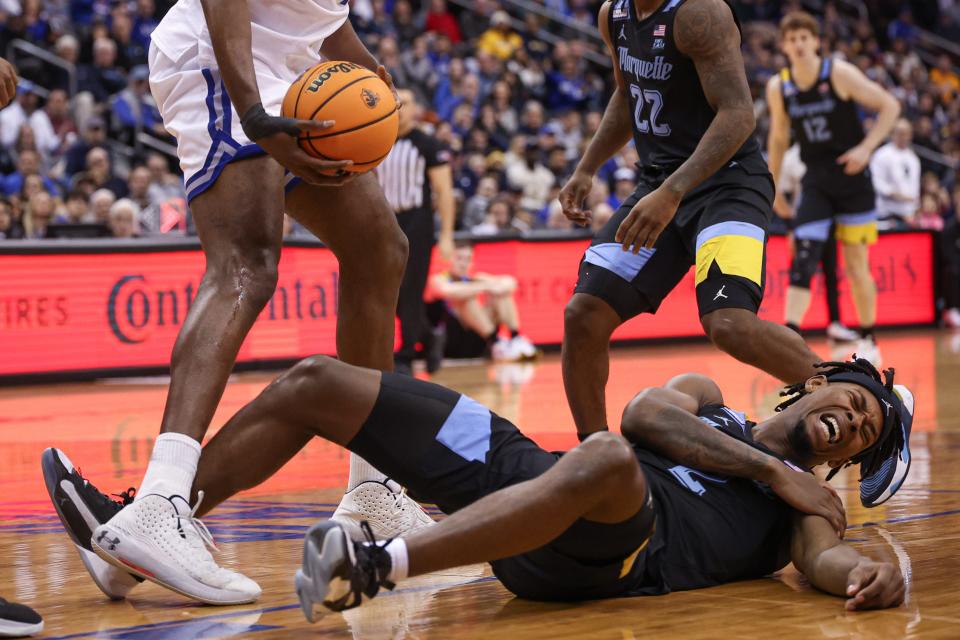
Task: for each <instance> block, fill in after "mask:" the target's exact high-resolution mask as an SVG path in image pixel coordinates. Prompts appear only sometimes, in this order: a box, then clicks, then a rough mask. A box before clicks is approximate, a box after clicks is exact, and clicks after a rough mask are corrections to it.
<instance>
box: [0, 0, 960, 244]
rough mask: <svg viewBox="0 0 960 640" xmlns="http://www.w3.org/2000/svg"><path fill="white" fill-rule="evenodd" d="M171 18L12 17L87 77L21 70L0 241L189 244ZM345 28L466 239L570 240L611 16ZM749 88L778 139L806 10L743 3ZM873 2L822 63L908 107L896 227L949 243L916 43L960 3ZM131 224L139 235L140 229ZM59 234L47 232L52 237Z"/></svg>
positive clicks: (957, 23)
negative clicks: (400, 109)
mask: <svg viewBox="0 0 960 640" xmlns="http://www.w3.org/2000/svg"><path fill="white" fill-rule="evenodd" d="M171 4H172V2H169V0H168V1H167V2H160V1H158V0H136V1H135V2H116V1H110V0H79V1H77V0H74V1H70V2H67V1H66V0H52V1H45V2H40V1H39V0H25V1H24V2H22V3H20V2H12V0H5V1H4V0H0V23H2V29H0V45H2V46H3V47H4V50H6V49H7V47H8V46H9V44H10V43H11V42H12V41H14V40H25V41H27V42H29V43H32V44H33V45H36V46H38V47H42V48H44V49H46V50H48V51H49V52H51V53H54V54H56V55H58V56H60V57H61V58H63V59H64V60H66V61H67V62H70V63H71V64H75V65H76V74H75V77H73V78H71V77H70V74H68V73H67V72H65V71H64V70H63V69H61V68H60V67H57V66H54V65H50V64H48V63H44V62H42V61H40V60H39V59H37V58H34V57H29V56H26V57H22V58H18V60H17V64H18V70H19V72H20V75H21V77H22V78H24V80H22V81H21V85H20V89H19V92H18V96H17V98H16V100H15V102H14V103H13V104H12V105H10V106H9V107H7V108H6V109H4V110H3V111H2V112H0V172H2V174H3V175H4V176H5V177H4V178H3V180H2V184H0V187H2V191H3V194H2V195H3V200H0V236H2V237H9V238H17V237H28V238H39V237H45V236H48V235H53V236H56V235H60V234H63V233H64V230H63V227H64V225H69V224H71V223H82V224H83V225H85V226H84V228H85V229H86V231H85V233H86V232H89V233H91V234H96V233H102V234H104V235H121V234H122V235H123V236H124V237H129V236H137V235H151V234H155V233H189V232H190V231H191V225H190V224H189V212H188V208H187V206H186V203H185V200H184V197H183V189H182V186H181V178H180V177H179V176H178V175H176V174H175V172H176V171H177V166H176V161H175V159H173V158H171V157H169V156H165V155H163V154H161V153H157V152H150V151H149V149H150V147H149V146H144V145H143V144H141V143H140V142H139V141H138V140H139V139H142V137H143V136H144V135H146V136H150V137H152V138H153V139H155V140H159V141H167V142H171V140H169V139H168V137H167V135H166V133H165V132H164V130H163V125H162V122H161V120H160V118H159V114H158V113H157V109H156V105H155V104H154V102H153V100H152V98H151V96H150V92H149V86H148V82H147V75H148V73H147V68H146V66H145V63H146V51H147V48H148V46H149V38H150V33H151V31H152V30H153V28H155V27H156V25H157V23H158V21H159V19H160V17H162V15H163V13H164V12H165V11H166V10H167V9H168V8H169V6H170V5H171ZM350 4H351V20H352V22H353V25H354V28H355V29H356V30H357V32H358V33H359V34H360V35H361V37H362V38H363V40H364V41H365V42H366V43H367V45H368V47H369V48H370V49H371V50H372V51H373V52H374V53H375V54H376V55H377V57H378V58H379V59H380V60H381V62H382V63H383V64H385V65H386V66H387V67H388V68H389V69H390V71H391V73H392V74H393V77H394V79H395V81H396V83H397V84H398V85H400V86H404V87H407V88H410V89H412V90H413V91H415V92H416V93H417V94H418V96H419V99H420V101H421V102H422V103H423V104H425V105H428V110H429V114H430V115H429V123H428V127H429V128H430V129H431V130H432V132H433V133H434V135H435V136H436V137H437V138H438V139H440V140H441V141H442V142H443V144H445V145H446V146H447V147H448V148H449V149H450V150H451V151H452V152H453V153H452V157H453V165H454V167H453V168H454V176H455V187H456V192H457V196H458V201H459V204H458V228H459V229H463V230H470V231H474V232H476V233H478V234H497V233H511V232H523V231H527V230H532V229H554V230H562V229H570V228H571V225H570V223H569V222H568V221H567V220H566V219H565V218H564V217H563V216H562V214H561V213H560V211H559V205H558V203H557V202H556V196H557V193H558V191H559V189H560V187H561V186H562V184H563V182H564V180H565V178H566V177H567V176H568V175H569V174H570V173H571V172H572V170H573V167H574V166H575V163H576V161H577V159H578V158H579V157H580V156H581V155H582V151H583V149H584V147H585V145H586V144H587V143H588V141H589V140H590V138H591V136H592V135H593V133H594V132H595V131H596V129H597V127H598V126H599V123H600V119H601V117H602V112H603V109H604V107H605V105H606V101H607V98H608V96H609V93H610V90H611V83H612V74H611V72H610V68H609V65H605V64H603V62H604V59H605V57H606V55H607V53H606V52H605V51H604V49H603V46H602V43H601V42H600V41H599V40H598V39H597V37H596V35H595V33H596V32H595V22H596V15H597V10H598V8H599V5H600V3H599V2H597V1H595V0H540V4H541V5H542V6H543V10H544V11H545V12H548V13H550V14H551V15H553V16H562V17H563V20H565V21H566V22H565V23H563V24H565V25H566V26H562V27H558V25H559V24H561V23H559V22H556V21H552V22H550V23H549V29H547V31H548V33H545V32H544V30H545V26H546V25H547V20H546V18H545V17H544V16H542V15H540V14H539V13H538V12H533V11H527V12H525V13H523V14H520V15H523V16H524V17H523V18H522V19H521V18H518V17H517V15H518V14H517V12H515V13H514V14H510V13H508V12H507V11H505V10H504V7H503V6H501V5H500V4H499V3H498V2H497V0H476V1H475V2H470V3H463V4H464V5H469V6H470V10H469V11H468V10H465V9H463V8H462V6H461V5H460V4H453V3H451V2H448V0H351V3H350ZM733 4H734V5H735V7H736V11H737V14H738V16H739V18H740V20H741V21H742V23H743V42H744V44H743V48H744V58H745V61H746V64H747V71H748V77H749V80H750V82H751V86H752V87H753V90H754V92H755V96H756V100H757V113H758V115H759V117H758V121H759V123H760V124H759V127H758V135H759V136H761V139H763V137H764V136H765V135H766V124H765V105H764V103H763V87H764V84H765V82H766V80H767V79H768V78H769V77H770V75H771V74H773V73H776V72H777V71H778V69H780V68H781V67H782V66H783V64H784V62H785V59H784V57H783V56H782V55H781V54H780V53H779V50H778V43H777V30H776V22H777V20H778V19H779V17H780V16H781V15H782V14H783V13H784V12H786V11H788V10H791V9H793V8H797V7H798V6H799V2H798V0H794V1H792V2H791V1H790V0H788V1H786V2H779V1H776V0H737V1H735V2H734V3H733ZM941 4H943V5H944V6H943V7H940V6H939V5H938V3H937V2H936V1H934V0H930V1H929V2H917V1H914V2H902V1H894V0H867V2H866V5H867V6H868V8H869V9H870V11H869V18H864V19H860V18H857V17H855V16H851V15H849V14H842V15H841V13H840V10H839V9H838V7H837V6H836V5H835V4H832V3H829V2H828V3H826V4H825V5H824V11H823V15H822V21H823V46H824V53H826V54H832V55H839V56H843V57H845V58H846V59H848V60H851V61H853V62H854V63H855V64H857V65H858V66H859V67H860V68H861V69H863V70H864V72H865V73H866V74H867V75H868V76H870V77H871V78H873V79H875V80H877V81H878V82H880V83H882V84H884V85H885V86H887V87H888V88H890V90H891V91H893V92H894V94H895V95H896V96H897V97H898V98H899V99H900V101H901V102H902V104H903V108H904V115H905V117H906V118H907V120H908V121H909V122H911V123H913V131H912V138H913V144H914V145H915V146H916V147H922V149H921V151H924V150H926V151H929V152H932V153H923V154H922V155H921V156H920V158H919V161H920V163H921V169H922V175H923V177H922V188H921V191H920V194H919V197H918V198H917V207H916V210H915V211H914V212H913V213H912V214H911V215H904V216H901V218H900V220H899V221H898V222H897V224H899V225H903V226H908V225H914V226H922V227H927V228H941V227H943V226H944V224H946V223H947V222H948V221H950V220H951V219H956V217H957V216H958V215H960V212H958V207H957V198H956V196H960V191H957V192H956V193H954V191H955V187H956V185H957V181H956V177H955V172H954V171H953V170H952V169H951V168H949V167H950V164H951V163H953V165H954V166H956V163H957V162H958V161H960V77H958V75H957V73H956V66H955V65H956V64H958V62H960V61H958V60H956V59H952V58H951V57H950V56H948V55H946V54H943V55H941V56H940V57H939V58H938V59H937V60H936V64H933V65H927V64H926V63H925V62H924V61H923V60H922V59H921V58H920V57H919V56H918V54H917V52H916V47H915V46H914V45H915V44H916V42H917V38H918V37H919V35H918V34H919V31H918V28H919V27H922V28H925V29H927V30H929V31H932V32H934V33H937V34H939V35H941V36H943V37H944V38H945V39H947V40H952V41H954V42H956V41H958V36H960V7H956V6H952V5H953V3H949V2H945V3H941ZM636 160H637V158H636V153H635V152H634V150H633V149H632V148H631V147H630V146H629V145H628V146H627V147H626V148H625V149H623V151H622V152H620V153H619V154H617V156H616V157H614V158H613V159H611V160H610V161H609V162H608V163H607V164H606V165H604V167H603V168H602V169H601V170H600V172H599V173H598V175H597V180H596V183H595V188H594V190H593V193H592V194H591V197H590V202H588V206H589V207H590V208H591V210H592V211H593V214H594V221H593V224H594V226H599V225H602V224H603V222H605V221H606V219H608V218H609V216H610V215H611V214H612V213H613V211H614V210H615V209H616V208H617V207H618V206H619V204H620V202H622V201H623V200H624V199H625V198H626V197H627V196H628V195H629V194H630V192H631V191H632V188H633V185H634V184H635V182H636V168H635V166H634V165H635V162H636ZM131 212H132V218H133V223H132V224H129V223H128V222H124V221H128V220H129V218H130V217H131ZM51 226H52V227H53V232H51V230H50V229H51Z"/></svg>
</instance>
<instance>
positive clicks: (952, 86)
mask: <svg viewBox="0 0 960 640" xmlns="http://www.w3.org/2000/svg"><path fill="white" fill-rule="evenodd" d="M930 82H932V83H933V84H934V86H935V87H937V88H938V89H939V90H940V94H941V96H942V99H943V102H945V103H946V102H948V101H950V100H952V99H953V97H954V96H955V95H956V94H957V92H960V77H958V76H957V74H956V73H955V72H954V71H953V62H952V61H951V60H950V56H949V55H947V54H946V53H942V54H940V56H939V57H938V58H937V66H936V67H934V68H933V69H931V70H930Z"/></svg>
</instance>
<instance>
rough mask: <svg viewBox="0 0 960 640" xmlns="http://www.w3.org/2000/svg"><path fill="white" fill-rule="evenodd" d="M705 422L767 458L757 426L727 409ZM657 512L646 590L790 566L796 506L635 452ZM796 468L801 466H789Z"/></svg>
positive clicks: (708, 413)
mask: <svg viewBox="0 0 960 640" xmlns="http://www.w3.org/2000/svg"><path fill="white" fill-rule="evenodd" d="M699 418H700V420H702V421H703V422H704V423H705V424H707V425H708V426H710V427H712V428H714V429H717V430H718V431H721V432H723V433H724V434H726V435H728V436H730V437H731V438H736V439H737V440H740V441H742V442H745V443H747V444H749V445H751V446H753V447H756V448H757V449H760V450H762V451H764V452H765V453H771V452H770V451H769V450H768V449H766V448H765V447H763V446H762V445H760V444H758V443H755V442H754V441H753V435H752V430H753V427H754V426H755V425H754V423H752V422H750V421H749V420H747V419H746V417H745V416H744V414H742V413H740V412H738V411H733V410H732V409H730V408H729V407H725V406H722V405H708V406H706V407H703V408H702V409H701V410H700V413H699ZM634 449H635V453H636V456H637V460H639V462H640V464H641V466H642V468H643V472H644V475H645V476H646V478H647V484H648V485H649V487H650V491H651V493H652V494H653V498H654V502H655V503H656V509H657V530H656V532H655V533H654V539H653V540H652V541H651V548H653V549H657V551H656V552H654V553H653V554H652V557H651V558H650V559H649V560H648V564H647V569H646V572H647V576H646V578H645V579H644V581H643V583H642V584H640V585H638V586H637V592H639V593H665V592H667V591H677V590H682V589H695V588H699V587H707V586H711V585H716V584H722V583H725V582H731V581H734V580H747V579H751V578H760V577H763V576H766V575H769V574H771V573H773V572H774V571H777V570H779V569H782V568H783V567H784V566H786V565H787V563H788V562H790V536H791V513H792V509H791V508H790V507H789V506H788V505H787V504H786V503H785V502H783V501H782V500H780V498H778V497H777V496H776V494H774V493H773V491H772V490H771V489H770V488H769V487H768V486H766V485H764V484H762V483H759V482H754V481H752V480H745V479H743V478H734V477H729V476H723V475H720V474H715V473H704V472H702V471H699V470H697V469H693V468H690V467H685V466H683V465H679V464H676V463H675V462H673V461H672V460H669V459H667V458H664V457H662V456H659V455H657V454H655V453H652V452H650V451H647V450H645V449H641V448H638V447H635V448H634ZM784 463H785V464H788V465H790V466H791V467H793V468H794V469H798V470H800V467H799V466H797V465H794V464H792V463H789V462H788V461H784Z"/></svg>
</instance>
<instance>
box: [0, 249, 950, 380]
mask: <svg viewBox="0 0 960 640" xmlns="http://www.w3.org/2000/svg"><path fill="white" fill-rule="evenodd" d="M587 244H588V242H587V241H586V240H567V241H548V242H544V241H523V240H509V241H503V242H487V243H482V244H478V245H477V248H476V252H475V266H476V268H477V270H482V271H487V272H490V273H509V274H512V275H514V276H515V277H516V278H517V280H518V282H519V291H518V304H519V312H520V318H521V323H522V327H523V331H524V332H525V333H526V334H527V335H529V336H530V337H531V339H533V340H534V341H535V342H537V343H540V344H555V343H559V342H560V341H561V339H562V334H563V307H564V305H565V304H566V302H567V300H568V299H569V297H570V294H571V292H572V290H573V286H574V283H575V281H576V275H577V267H578V263H579V260H580V257H581V255H582V253H583V251H584V249H585V248H586V246H587ZM8 250H9V249H8ZM26 251H27V250H25V252H24V253H17V254H12V253H6V254H3V255H0V273H2V274H3V280H2V284H0V376H8V377H9V376H16V375H21V374H34V373H53V372H70V371H85V370H106V369H125V368H143V367H163V366H166V365H167V364H168V362H169V358H170V351H171V349H172V346H173V342H174V339H175V337H176V335H177V331H179V329H180V326H181V325H182V323H183V321H184V317H185V314H186V312H187V309H188V308H189V306H190V305H191V303H192V301H193V299H194V298H195V296H196V294H197V287H198V286H199V281H200V276H201V274H202V270H203V264H204V261H203V255H202V253H201V252H200V250H199V249H190V250H175V251H170V250H167V249H164V248H162V247H158V248H157V250H156V251H147V252H143V251H142V250H139V251H131V252H128V253H122V252H117V253H102V252H97V251H96V250H93V249H92V250H91V252H90V253H63V254H51V253H33V254H30V253H26ZM101 251H102V250H101ZM787 261H788V258H787V252H786V246H785V239H784V238H779V237H775V238H771V239H770V243H769V245H768V258H767V288H766V296H765V298H764V303H763V307H762V308H761V312H760V313H761V315H762V316H763V317H764V318H767V319H769V320H773V321H776V322H782V321H783V303H784V294H785V291H786V285H787V271H788V262H787ZM871 263H872V269H873V272H874V275H875V277H876V279H877V288H878V293H879V296H878V299H879V312H878V317H879V324H881V325H897V324H915V323H930V322H933V320H934V302H933V296H934V273H933V238H932V236H931V235H929V234H924V233H903V234H889V235H884V236H882V238H881V241H880V243H879V244H878V245H877V246H876V247H875V248H874V249H873V251H872V253H871ZM434 268H435V269H439V268H442V265H440V264H439V260H438V259H436V258H435V260H434ZM338 286H339V282H338V270H337V262H336V260H335V258H334V257H333V255H332V254H331V253H330V252H329V251H328V250H326V249H324V248H319V247H316V248H315V247H286V248H284V250H283V254H282V258H281V262H280V281H279V284H278V287H277V291H276V293H275V294H274V296H273V299H272V300H271V301H270V303H269V304H268V305H267V307H266V308H265V309H264V311H263V313H262V314H261V315H260V318H259V319H258V321H257V323H256V324H255V325H254V327H253V330H252V331H251V332H250V335H249V336H248V338H247V340H246V342H245V343H244V345H243V348H242V349H241V352H240V357H239V361H240V362H255V361H263V360H279V359H295V358H300V357H303V356H306V355H310V354H314V353H326V354H333V353H334V352H335V343H334V336H335V329H336V322H337V292H338ZM840 289H841V296H842V300H841V303H842V314H843V317H844V319H845V320H846V321H847V322H849V323H855V322H856V314H855V312H854V310H853V307H852V302H851V300H850V297H849V295H847V287H846V283H845V282H844V281H843V280H841V283H840ZM814 297H815V300H816V302H815V304H814V306H813V308H812V309H811V312H810V313H809V314H808V319H807V325H808V326H809V327H822V326H824V325H825V323H826V307H825V304H824V303H823V296H822V285H821V282H820V280H819V279H818V280H817V281H815V283H814ZM702 333H703V332H702V330H701V328H700V323H699V320H698V317H697V308H696V299H695V296H694V286H693V273H692V272H691V273H689V274H688V275H687V277H686V278H684V280H683V281H682V282H681V283H680V284H679V286H678V287H677V288H676V290H675V291H674V292H673V294H672V295H671V296H670V297H669V298H668V299H667V300H666V301H665V302H664V304H663V306H662V307H661V308H660V311H659V312H658V313H657V315H656V316H649V315H644V316H640V317H638V318H635V319H634V320H632V321H630V322H628V323H627V324H625V325H624V326H623V327H621V329H620V330H619V331H618V332H617V333H616V334H615V338H617V339H649V338H663V337H686V336H696V335H702Z"/></svg>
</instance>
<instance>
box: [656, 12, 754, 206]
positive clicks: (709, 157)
mask: <svg viewBox="0 0 960 640" xmlns="http://www.w3.org/2000/svg"><path fill="white" fill-rule="evenodd" d="M674 28H675V31H674V38H675V40H676V43H677V48H678V49H679V50H680V51H681V53H684V54H686V55H687V56H689V57H690V58H691V59H692V60H693V63H694V65H696V68H697V75H698V76H699V78H700V85H701V86H702V87H703V93H704V95H705V96H706V98H707V102H709V103H710V106H711V107H713V109H714V110H715V111H716V112H717V115H716V116H715V117H714V118H713V122H711V123H710V126H709V127H708V128H707V131H706V133H704V135H703V138H701V139H700V143H699V144H698V145H697V148H696V149H695V150H694V152H693V155H691V156H690V157H689V158H688V159H687V161H686V162H684V163H683V164H682V165H680V168H679V169H677V170H676V171H675V172H674V173H673V174H672V175H671V176H670V177H669V178H667V180H666V181H665V182H664V186H665V187H667V188H668V189H670V190H671V191H673V192H675V193H676V194H678V195H679V196H680V197H682V196H683V195H684V194H686V193H687V192H688V191H690V190H691V189H693V188H694V187H696V186H697V185H698V184H700V183H701V182H703V181H704V180H706V179H707V178H708V177H710V176H711V175H713V174H714V173H716V172H717V170H719V169H720V168H721V167H722V166H723V165H725V164H726V163H727V161H728V160H730V158H732V157H733V154H734V153H736V152H737V149H739V148H740V146H741V145H742V144H743V143H744V142H745V141H746V140H747V138H749V137H750V135H752V134H753V131H754V128H755V127H756V118H755V117H754V114H753V99H752V98H751V96H750V87H749V85H748V84H747V72H746V69H745V68H744V65H743V56H742V55H741V53H740V31H739V30H738V29H737V24H736V22H735V21H734V19H733V12H732V11H731V9H730V6H729V5H727V3H726V2H724V1H723V0H692V1H691V2H687V3H685V4H684V5H683V6H681V7H680V9H678V11H677V17H676V21H675V27H674Z"/></svg>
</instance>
